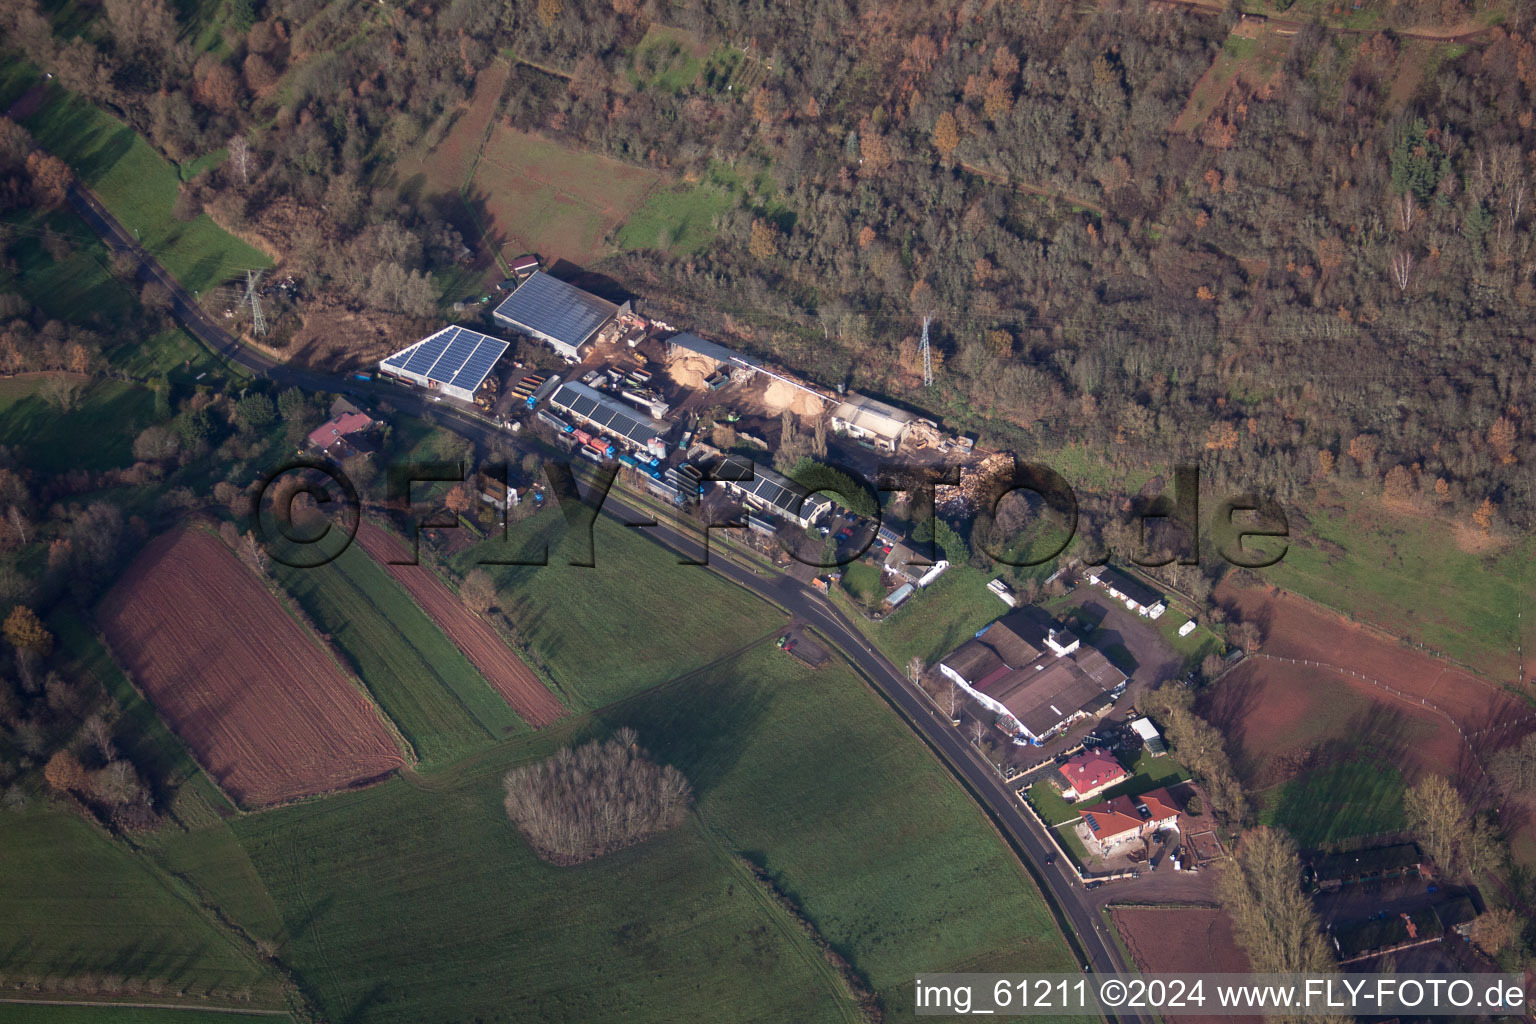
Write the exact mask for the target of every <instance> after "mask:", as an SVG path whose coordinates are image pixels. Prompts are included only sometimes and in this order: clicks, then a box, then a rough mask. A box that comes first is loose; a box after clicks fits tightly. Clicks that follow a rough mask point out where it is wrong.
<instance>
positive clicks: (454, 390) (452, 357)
mask: <svg viewBox="0 0 1536 1024" xmlns="http://www.w3.org/2000/svg"><path fill="white" fill-rule="evenodd" d="M506 350H507V343H506V342H505V341H502V340H501V339H500V338H493V337H491V336H490V335H488V334H480V333H479V332H478V331H472V330H470V329H469V328H467V327H458V326H452V327H444V328H443V329H442V330H440V331H438V332H437V333H436V334H433V335H429V336H428V337H426V338H423V339H422V340H420V341H418V342H417V343H416V344H414V345H412V346H410V347H409V348H403V349H401V350H400V351H399V352H396V353H395V354H394V355H391V356H386V357H385V358H384V359H382V360H380V361H379V372H380V373H381V374H384V375H385V376H389V377H396V378H399V379H402V380H407V381H410V382H411V383H412V384H415V385H417V386H419V387H424V388H430V389H432V390H433V391H441V392H442V393H443V394H445V395H448V396H449V397H450V398H457V399H460V400H461V401H465V402H473V401H474V400H475V392H476V391H477V390H479V388H480V385H481V384H484V383H485V378H486V377H488V376H490V373H491V368H492V367H494V366H495V365H496V360H498V359H500V358H501V354H502V353H503V352H505V351H506Z"/></svg>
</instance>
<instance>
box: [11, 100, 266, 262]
mask: <svg viewBox="0 0 1536 1024" xmlns="http://www.w3.org/2000/svg"><path fill="white" fill-rule="evenodd" d="M22 124H23V125H24V126H25V127H26V128H27V130H28V131H30V132H31V133H32V135H33V136H34V137H35V138H36V139H37V141H38V144H39V145H41V146H42V147H43V148H44V149H46V150H48V151H49V152H50V153H53V154H54V155H55V156H57V157H59V158H60V159H62V160H63V161H64V162H66V163H68V164H69V165H70V166H71V167H72V168H73V169H74V170H75V173H76V174H78V175H79V176H80V179H81V181H83V182H84V183H85V184H86V186H87V187H88V188H90V189H91V191H93V192H95V193H96V195H97V197H98V198H100V199H101V201H102V203H103V204H105V206H106V207H107V209H108V210H110V211H111V212H112V215H113V216H114V217H116V218H117V219H118V220H119V221H120V222H121V223H122V224H123V226H124V227H126V228H128V229H129V230H131V231H133V232H134V233H135V234H136V236H137V237H138V239H139V242H140V244H142V245H143V246H144V248H145V249H147V250H148V251H149V252H150V253H151V254H153V255H154V256H155V258H156V259H158V260H159V261H160V262H161V263H162V264H164V266H165V268H166V269H167V270H168V271H170V272H171V274H172V276H174V277H175V278H176V280H177V281H179V282H181V284H182V286H183V287H185V288H187V289H188V290H189V291H193V292H201V291H205V290H207V289H208V288H210V287H213V286H215V285H218V284H222V283H224V282H225V281H228V280H230V279H232V278H234V277H236V276H239V275H240V274H242V273H243V272H244V271H245V270H246V269H247V268H251V267H267V266H270V265H271V262H272V261H271V260H270V259H268V258H267V256H266V255H265V254H264V253H262V252H260V251H259V250H257V249H254V248H252V247H251V246H249V245H247V244H245V243H244V242H242V241H240V240H239V239H238V238H235V237H234V236H233V235H231V234H229V233H228V232H227V231H225V230H224V229H223V228H221V227H219V226H218V225H217V224H215V223H214V222H213V221H212V220H211V219H210V218H209V217H208V215H207V214H201V215H199V216H198V217H197V219H195V220H192V221H188V222H183V221H179V220H177V219H176V217H175V216H174V215H173V213H172V207H173V206H174V205H175V202H176V193H177V188H178V182H179V180H180V174H179V172H178V170H177V168H176V167H175V166H174V165H173V164H171V163H170V162H168V161H167V160H166V159H165V158H163V157H162V156H160V154H158V153H157V152H155V150H154V148H153V147H151V146H150V145H149V143H147V142H145V141H144V140H143V139H142V138H140V137H139V136H138V135H137V134H135V132H134V131H133V129H131V128H129V127H128V126H127V125H125V124H123V123H122V122H121V121H119V120H117V119H116V118H114V117H112V116H111V115H110V114H107V113H105V112H103V111H101V110H99V109H98V108H96V107H95V106H93V105H92V104H90V103H89V102H87V101H86V100H83V99H81V98H80V97H78V96H75V95H72V94H71V93H69V92H68V91H66V90H64V89H63V88H61V87H59V86H58V85H57V84H50V85H49V86H48V92H47V96H46V98H45V99H44V101H43V103H42V105H41V106H40V107H39V108H38V109H37V110H36V111H35V112H34V113H32V114H31V115H30V116H28V117H25V118H23V119H22Z"/></svg>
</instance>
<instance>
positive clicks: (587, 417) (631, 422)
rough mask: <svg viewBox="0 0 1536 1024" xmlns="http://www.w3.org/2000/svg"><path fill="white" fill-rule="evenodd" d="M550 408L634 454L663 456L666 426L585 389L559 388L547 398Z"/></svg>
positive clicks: (575, 385)
mask: <svg viewBox="0 0 1536 1024" xmlns="http://www.w3.org/2000/svg"><path fill="white" fill-rule="evenodd" d="M549 405H550V408H552V409H555V410H556V411H558V412H562V413H564V414H565V415H567V416H569V417H570V418H571V419H573V420H575V421H576V423H577V424H578V425H580V426H590V427H593V428H595V429H596V430H598V431H600V432H601V433H603V434H606V435H608V436H610V437H612V438H613V439H614V440H616V441H618V442H619V443H620V444H623V445H625V446H626V447H629V448H633V449H635V450H636V451H645V452H649V453H651V454H653V455H655V456H657V457H658V458H659V457H660V456H663V455H665V454H666V453H667V445H666V442H665V441H663V440H662V438H663V437H664V436H665V435H666V432H667V425H666V424H665V423H662V422H661V421H659V420H654V419H651V417H649V416H647V415H645V414H644V413H642V412H641V411H640V410H638V409H635V408H632V407H630V406H628V405H625V404H624V403H623V402H618V401H615V400H614V399H612V398H610V397H608V396H607V395H605V394H603V393H602V392H601V391H597V390H594V389H593V388H589V387H587V386H586V385H585V384H580V383H577V382H576V381H570V382H567V383H565V384H561V385H560V386H559V387H558V388H556V389H555V393H554V394H552V395H550V396H549Z"/></svg>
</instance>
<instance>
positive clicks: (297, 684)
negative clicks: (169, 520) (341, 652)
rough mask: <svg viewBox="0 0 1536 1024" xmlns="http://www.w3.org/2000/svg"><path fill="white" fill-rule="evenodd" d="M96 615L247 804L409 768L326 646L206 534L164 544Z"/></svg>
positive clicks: (176, 723) (170, 538)
mask: <svg viewBox="0 0 1536 1024" xmlns="http://www.w3.org/2000/svg"><path fill="white" fill-rule="evenodd" d="M97 618H98V622H99V623H100V625H101V628H102V631H103V632H104V633H105V634H106V637H107V640H108V642H109V643H110V644H111V646H112V650H113V651H114V652H115V653H116V655H117V657H118V659H119V660H120V661H121V662H122V663H123V665H124V666H125V667H126V668H127V669H128V671H129V672H130V673H132V675H133V678H134V680H135V681H136V682H137V683H138V685H139V686H140V687H141V688H142V689H143V691H144V693H145V695H146V696H148V697H149V699H150V700H151V701H152V702H153V703H154V705H155V707H156V708H158V709H159V711H160V714H161V715H162V716H164V718H165V720H166V721H167V722H168V723H169V724H170V726H171V728H172V729H173V730H175V732H176V734H177V735H178V736H180V737H181V738H182V740H183V741H184V742H185V743H186V744H187V746H188V747H190V748H191V749H192V752H193V753H194V754H195V755H196V756H197V759H198V761H199V762H200V763H201V764H202V765H203V767H204V768H206V769H207V770H208V772H209V774H211V775H212V776H213V777H214V778H215V779H217V780H218V781H219V784H220V785H221V786H223V787H224V789H225V791H226V792H228V793H229V794H230V796H232V797H233V798H234V799H235V800H237V801H239V802H240V803H241V804H242V805H244V806H248V807H257V806H263V805H266V804H272V803H278V802H280V801H283V800H289V799H293V798H295V797H300V796H308V795H310V794H313V793H322V792H326V791H329V790H333V789H338V788H341V787H344V786H349V785H353V784H356V783H360V782H365V781H369V780H372V779H376V778H378V777H380V776H383V775H385V774H387V773H389V772H391V771H393V770H394V769H396V768H398V767H399V766H400V765H401V763H402V759H401V756H400V751H399V750H398V749H397V748H396V747H395V744H394V741H393V740H392V739H391V738H390V734H389V732H388V731H387V730H386V729H385V727H384V724H383V723H382V722H381V721H380V720H379V717H378V714H377V712H375V710H374V708H373V707H372V705H370V704H369V703H368V700H367V699H366V698H365V697H364V696H363V694H362V693H361V692H360V691H359V690H358V689H357V687H356V686H354V685H353V683H352V681H351V680H349V679H348V678H347V677H346V675H345V674H343V673H342V671H341V669H340V668H338V667H337V665H336V664H335V662H334V661H333V660H332V659H331V658H330V656H329V655H328V654H327V653H326V651H325V650H324V648H322V647H321V646H320V643H319V641H318V640H317V639H316V638H315V637H314V636H313V635H312V634H311V633H310V632H309V631H308V630H307V629H306V628H305V627H304V626H303V625H301V624H300V623H299V622H297V621H295V620H294V619H293V617H292V616H290V615H289V614H288V613H287V612H286V611H285V610H284V609H283V607H282V606H281V605H280V604H278V602H277V601H276V600H275V599H274V598H273V597H272V595H271V594H269V593H267V592H266V591H265V590H264V589H263V588H262V586H261V584H260V583H259V582H258V581H257V579H256V577H255V576H254V575H252V573H251V571H250V570H249V569H247V568H246V567H245V566H244V565H241V564H240V562H239V560H238V559H236V558H235V556H234V554H233V553H231V552H230V551H229V549H228V548H226V547H225V546H224V544H223V543H222V542H220V541H219V539H218V538H216V537H214V536H213V535H211V534H209V533H206V532H204V531H202V530H196V529H184V530H178V531H176V532H174V533H170V534H166V535H165V536H162V537H160V538H158V539H156V540H155V541H154V542H153V543H151V544H150V545H149V546H148V547H147V548H146V549H145V550H144V552H143V554H141V555H140V556H139V557H138V559H137V560H135V561H134V563H133V565H132V567H131V568H130V569H129V570H128V574H127V575H126V576H125V577H124V579H123V580H122V582H120V583H119V584H118V585H117V586H115V587H114V588H113V589H112V591H111V592H110V593H109V594H108V595H107V597H106V599H105V600H104V601H103V602H102V604H101V608H100V610H99V612H98V616H97Z"/></svg>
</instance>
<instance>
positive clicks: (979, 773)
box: [69, 184, 1149, 1024]
mask: <svg viewBox="0 0 1536 1024" xmlns="http://www.w3.org/2000/svg"><path fill="white" fill-rule="evenodd" d="M69 200H70V204H71V205H72V206H73V207H74V208H75V210H76V211H77V212H79V214H80V215H81V216H82V217H83V218H84V219H85V221H86V223H88V224H89V225H90V226H91V228H92V229H93V230H95V231H96V232H97V234H99V235H101V237H102V238H103V240H105V241H106V243H107V245H108V246H109V247H110V248H112V249H113V250H114V251H124V250H126V251H129V252H132V253H133V254H134V255H135V256H136V257H137V258H138V260H139V278H140V280H144V281H150V280H154V281H158V282H159V283H160V284H162V285H164V286H165V288H166V289H167V290H168V291H169V292H170V294H171V301H172V311H173V313H174V314H175V316H176V318H177V319H178V320H180V321H181V323H182V325H183V326H185V327H186V328H187V330H189V331H190V332H191V333H192V334H193V335H194V336H195V337H197V339H198V340H199V341H201V342H202V343H203V344H204V345H206V346H207V347H208V348H210V349H212V350H213V351H215V352H218V353H219V354H220V355H222V356H224V357H225V358H227V359H228V360H229V361H230V362H232V363H235V364H237V365H239V366H242V367H244V368H245V369H247V370H250V371H251V372H252V373H255V374H257V375H260V376H264V377H267V378H268V379H270V380H272V381H273V382H274V383H277V384H278V385H280V386H284V387H290V386H291V387H300V388H304V389H306V390H312V391H327V392H332V393H335V392H341V393H344V394H349V395H353V396H355V397H372V398H376V399H383V400H387V401H389V402H390V403H392V404H393V405H394V406H395V407H396V408H398V409H400V410H402V411H405V412H408V413H411V414H414V415H417V416H422V417H426V418H429V419H432V420H434V421H436V422H438V423H440V424H442V425H443V426H446V427H448V428H449V429H452V430H454V431H456V432H458V433H460V434H463V435H464V436H466V437H468V438H469V439H471V440H472V441H474V442H475V443H477V444H478V445H481V446H483V447H489V446H490V445H492V444H497V445H501V446H508V445H512V444H515V443H516V441H517V440H518V438H516V436H515V435H512V434H509V433H507V432H506V431H504V430H502V429H500V428H498V427H496V426H495V424H493V423H490V422H488V421H486V420H484V419H482V418H480V417H478V416H476V415H473V414H471V413H468V412H466V411H464V410H461V409H459V408H457V407H455V406H453V405H450V404H449V403H447V402H438V401H433V400H431V399H429V398H427V397H426V396H424V395H422V394H420V393H418V392H413V391H408V390H406V389H404V388H401V387H399V386H397V385H391V384H379V383H375V382H362V381H354V380H351V379H350V378H347V377H340V376H336V375H329V374H323V373H317V372H315V371H312V370H306V369H302V368H298V367H292V366H288V365H285V364H282V363H279V362H277V361H275V360H273V359H271V358H269V357H268V356H266V355H264V354H262V353H261V352H258V351H256V350H254V349H251V348H250V347H248V346H246V345H242V344H241V343H240V342H239V341H238V340H237V339H236V338H234V337H233V336H232V335H231V334H230V333H229V332H228V331H226V330H224V328H222V327H221V326H219V325H218V324H217V323H215V322H214V321H213V320H212V319H211V318H210V317H209V316H208V315H207V314H206V313H205V312H203V310H202V308H201V307H200V306H198V305H197V302H196V301H195V300H194V299H193V297H192V296H191V295H189V294H188V293H187V292H186V290H185V289H184V288H182V287H181V285H180V284H178V283H177V282H176V280H175V279H174V278H173V277H171V275H170V274H169V273H168V272H167V271H166V270H165V269H164V268H163V267H161V266H160V264H159V263H158V262H157V261H156V260H154V259H153V258H152V257H151V256H150V255H149V254H148V253H147V252H145V251H144V250H143V249H142V248H141V247H140V246H139V245H138V243H137V241H136V240H135V239H134V238H133V236H132V234H131V233H129V232H128V231H126V230H125V229H124V228H123V227H122V225H121V224H119V223H118V222H117V221H116V220H115V219H114V218H113V217H112V215H111V214H110V213H108V212H107V211H106V209H105V208H104V207H103V206H102V205H101V204H100V202H99V201H97V200H96V198H95V197H94V196H92V195H91V194H90V193H89V192H88V191H86V190H85V189H84V188H82V187H80V186H79V185H78V184H77V185H75V186H74V187H72V188H71V189H70V193H69ZM620 508H623V509H625V510H628V511H629V512H630V513H631V514H630V515H629V516H623V515H620V514H619V509H620ZM604 511H605V512H606V513H607V514H609V515H613V516H615V517H616V518H619V519H621V520H624V521H628V522H634V521H648V520H651V519H653V518H654V517H652V516H651V515H650V513H649V512H647V511H645V510H644V509H643V508H641V507H639V506H638V505H633V504H630V503H629V502H626V501H625V500H624V498H623V496H622V495H620V494H619V493H618V492H616V491H613V492H610V493H609V496H608V499H607V502H606V503H605V505H604ZM645 529H646V532H648V533H649V534H650V535H651V536H652V537H653V538H654V539H655V540H657V541H658V542H659V543H661V544H663V545H665V546H667V547H669V548H671V549H672V550H674V551H675V552H677V553H678V554H680V555H682V556H684V557H686V558H688V559H690V560H693V561H698V560H700V559H702V558H703V556H704V549H703V545H702V544H701V543H700V542H699V540H698V539H696V538H695V537H692V536H689V535H687V534H685V533H683V532H682V531H680V530H678V529H676V528H675V527H673V526H671V525H669V524H666V523H664V522H661V523H658V524H657V525H655V526H652V527H646V528H645ZM709 568H710V569H711V570H713V571H714V572H716V573H719V574H720V575H722V576H724V577H725V578H727V579H729V580H731V581H732V582H734V583H737V584H739V585H740V586H742V587H745V588H746V589H748V590H750V591H752V592H753V593H755V594H757V595H759V596H760V597H762V598H764V599H766V600H768V601H770V602H772V603H774V604H776V605H778V606H779V607H781V608H783V609H785V610H786V611H788V612H789V613H790V614H791V615H793V616H795V617H796V618H798V619H800V620H801V621H803V622H805V623H807V624H809V625H810V626H812V627H813V628H814V629H815V630H816V631H817V632H819V633H820V634H821V635H822V636H823V637H825V638H826V640H827V641H828V642H829V643H830V644H832V645H833V646H834V647H836V648H837V649H838V650H839V651H840V652H841V653H842V654H843V656H844V657H846V658H847V659H848V660H849V661H850V662H852V663H853V664H854V665H855V666H857V668H858V669H859V670H860V671H861V672H862V673H863V674H864V675H865V677H866V678H867V679H868V680H869V681H870V683H871V684H872V685H873V686H874V687H875V688H876V689H877V690H879V691H880V692H881V693H882V694H883V695H884V696H885V698H886V700H887V701H889V702H890V703H891V705H892V706H893V707H895V708H896V709H897V710H898V711H899V712H900V714H901V715H902V716H903V717H904V718H906V720H907V722H908V723H909V724H910V725H911V726H912V728H913V729H915V730H916V731H917V732H918V733H919V734H920V735H921V736H922V737H923V739H924V740H926V741H927V743H928V745H929V746H930V747H931V748H932V749H934V750H935V751H937V752H938V753H939V755H940V756H941V757H942V758H943V760H944V761H945V762H946V763H947V764H948V765H949V766H950V768H951V770H953V771H954V772H955V773H956V774H957V775H959V776H960V777H961V778H962V779H963V780H964V782H965V784H966V785H967V786H968V787H969V788H970V790H971V792H972V793H973V794H975V795H976V797H977V798H978V799H979V800H981V801H983V803H984V804H985V805H986V807H987V809H988V811H989V812H990V813H991V816H992V818H993V820H994V822H996V824H997V825H998V827H999V828H1000V829H1001V830H1002V831H1003V832H1004V833H1005V834H1006V835H1007V837H1008V838H1009V839H1010V840H1011V841H1012V843H1013V844H1014V847H1015V849H1017V850H1019V851H1020V852H1021V853H1022V854H1023V855H1024V857H1025V859H1026V862H1027V863H1028V865H1029V867H1030V870H1031V873H1032V874H1033V875H1034V876H1035V878H1036V879H1037V880H1038V881H1039V882H1040V883H1041V884H1042V886H1043V888H1044V889H1045V890H1046V892H1047V897H1048V899H1050V901H1051V902H1052V903H1053V904H1054V906H1055V908H1056V910H1057V911H1058V913H1059V916H1060V918H1062V919H1064V920H1065V923H1066V924H1067V925H1068V926H1069V927H1070V929H1071V930H1072V931H1073V932H1075V933H1076V941H1077V944H1078V946H1079V949H1080V951H1081V952H1082V953H1084V954H1086V957H1087V964H1086V966H1088V967H1091V968H1092V969H1093V970H1094V971H1096V972H1103V973H1110V972H1124V971H1126V970H1127V969H1128V965H1127V964H1126V963H1125V961H1124V959H1123V958H1122V957H1121V955H1120V951H1119V949H1118V948H1117V947H1116V946H1115V943H1114V940H1113V939H1112V938H1111V937H1110V936H1109V935H1108V934H1107V933H1106V931H1105V928H1104V925H1103V922H1102V919H1101V918H1100V917H1099V914H1098V912H1097V911H1096V910H1095V909H1094V908H1093V906H1092V904H1091V901H1090V900H1089V899H1088V898H1087V893H1086V892H1085V890H1084V889H1083V887H1082V884H1081V883H1080V882H1079V881H1078V880H1077V878H1076V875H1075V874H1074V873H1073V871H1072V868H1071V867H1070V866H1068V865H1067V864H1066V863H1065V862H1064V860H1063V859H1062V858H1059V857H1057V858H1054V860H1053V858H1052V854H1054V853H1055V847H1054V845H1053V844H1052V841H1051V839H1050V838H1049V837H1048V836H1047V835H1046V834H1045V830H1044V828H1043V827H1042V826H1041V825H1039V824H1038V823H1037V822H1036V821H1035V820H1034V819H1033V818H1031V817H1029V816H1028V815H1027V814H1026V813H1025V812H1024V811H1023V810H1022V809H1021V807H1020V806H1019V804H1018V802H1017V798H1016V797H1014V795H1013V794H1012V793H1011V792H1009V790H1008V788H1007V787H1006V786H1005V784H1004V783H1003V780H1002V778H1001V777H1000V776H999V775H998V773H997V771H996V769H994V768H993V767H992V766H991V765H990V764H988V763H987V761H986V760H985V759H984V758H983V757H981V755H980V754H979V753H978V752H977V750H976V748H975V747H973V746H972V745H971V744H970V743H969V742H967V741H966V739H965V738H964V737H963V736H962V735H961V733H960V730H958V729H956V728H955V727H954V726H953V725H951V724H950V723H949V721H948V719H947V718H945V717H944V716H942V715H940V714H939V712H938V709H937V708H936V707H935V706H934V704H933V702H932V701H931V700H930V699H929V698H928V696H927V694H925V693H924V692H922V690H921V689H919V688H918V687H917V686H916V685H914V684H913V683H912V682H911V681H910V680H909V679H907V677H906V676H905V675H904V674H903V673H902V672H901V671H900V670H898V669H897V667H896V666H894V665H892V664H891V663H890V661H888V660H887V659H886V658H885V656H884V655H882V654H880V653H879V652H878V651H876V650H875V649H874V648H872V647H871V646H870V645H869V644H868V643H867V642H865V640H864V637H863V636H862V634H860V633H859V631H858V629H857V628H856V627H855V626H854V625H853V624H852V623H850V622H849V621H848V620H847V619H846V618H845V617H844V616H843V613H842V612H841V611H840V610H838V609H837V608H835V607H833V606H832V605H831V604H830V603H829V602H827V600H826V599H825V598H823V597H822V596H821V595H820V594H818V593H817V592H816V591H814V590H811V589H810V588H808V587H806V586H804V585H803V584H801V583H799V582H798V581H796V580H794V579H792V578H791V577H789V576H787V575H784V574H781V573H773V572H770V571H769V570H766V569H760V568H755V567H752V566H747V565H742V564H739V563H737V562H736V561H733V560H731V559H730V558H728V557H726V556H725V555H724V553H723V552H721V551H719V550H712V551H711V552H710V557H709ZM1118 1019H1119V1020H1120V1021H1123V1022H1125V1024H1149V1022H1148V1021H1147V1020H1146V1018H1144V1017H1142V1016H1141V1015H1133V1014H1129V1013H1126V1014H1122V1015H1120V1016H1119V1017H1118Z"/></svg>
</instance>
